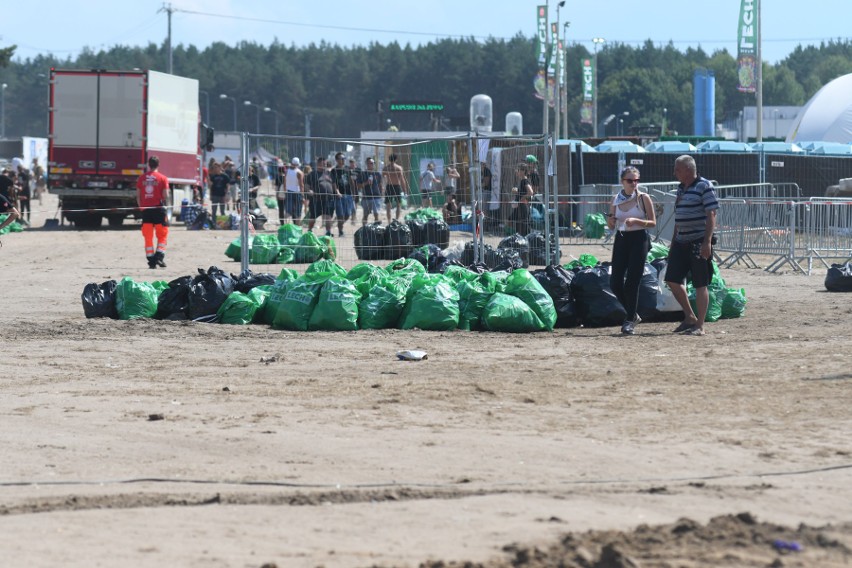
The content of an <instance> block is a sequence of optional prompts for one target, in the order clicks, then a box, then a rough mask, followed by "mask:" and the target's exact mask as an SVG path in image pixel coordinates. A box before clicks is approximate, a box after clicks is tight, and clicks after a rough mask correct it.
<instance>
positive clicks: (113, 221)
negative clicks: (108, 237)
mask: <svg viewBox="0 0 852 568" xmlns="http://www.w3.org/2000/svg"><path fill="white" fill-rule="evenodd" d="M107 222H108V223H109V226H110V227H112V228H113V229H117V228H119V227H121V226H122V225H123V224H124V215H107Z"/></svg>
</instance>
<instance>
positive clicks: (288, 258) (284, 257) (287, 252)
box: [278, 245, 296, 264]
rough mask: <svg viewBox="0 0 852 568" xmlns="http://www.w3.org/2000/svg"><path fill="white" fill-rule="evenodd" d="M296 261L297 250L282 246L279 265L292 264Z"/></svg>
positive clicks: (279, 253)
mask: <svg viewBox="0 0 852 568" xmlns="http://www.w3.org/2000/svg"><path fill="white" fill-rule="evenodd" d="M294 260H296V250H295V249H294V248H293V247H288V246H284V245H281V249H280V250H279V251H278V264H290V263H291V262H293V261H294Z"/></svg>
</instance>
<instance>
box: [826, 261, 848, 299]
mask: <svg viewBox="0 0 852 568" xmlns="http://www.w3.org/2000/svg"><path fill="white" fill-rule="evenodd" d="M825 289H826V290H828V291H829V292H852V262H847V263H846V264H832V265H831V268H829V269H828V272H826V273H825Z"/></svg>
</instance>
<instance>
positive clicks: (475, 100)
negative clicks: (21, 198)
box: [470, 95, 493, 132]
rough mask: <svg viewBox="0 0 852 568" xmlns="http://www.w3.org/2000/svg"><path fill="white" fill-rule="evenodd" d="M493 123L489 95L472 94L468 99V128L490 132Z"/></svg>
mask: <svg viewBox="0 0 852 568" xmlns="http://www.w3.org/2000/svg"><path fill="white" fill-rule="evenodd" d="M492 124H493V119H492V107H491V97H489V96H488V95H474V96H473V97H471V99H470V129H471V130H474V131H476V132H491V127H492Z"/></svg>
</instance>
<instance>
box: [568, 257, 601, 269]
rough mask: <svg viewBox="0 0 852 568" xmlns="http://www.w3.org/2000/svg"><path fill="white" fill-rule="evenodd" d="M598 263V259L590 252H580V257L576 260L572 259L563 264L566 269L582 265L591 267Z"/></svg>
mask: <svg viewBox="0 0 852 568" xmlns="http://www.w3.org/2000/svg"><path fill="white" fill-rule="evenodd" d="M597 265H598V259H597V258H595V256H594V255H591V254H581V255H580V258H578V259H576V260H572V261H571V262H569V263H568V264H565V265H564V266H565V268H566V269H568V270H574V269H575V268H583V267H592V266H597Z"/></svg>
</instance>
